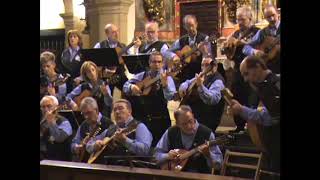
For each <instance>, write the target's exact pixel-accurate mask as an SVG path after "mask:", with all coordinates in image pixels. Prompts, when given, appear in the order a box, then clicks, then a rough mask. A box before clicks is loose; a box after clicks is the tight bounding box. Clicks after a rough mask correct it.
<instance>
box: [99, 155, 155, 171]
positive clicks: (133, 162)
mask: <svg viewBox="0 0 320 180" xmlns="http://www.w3.org/2000/svg"><path fill="white" fill-rule="evenodd" d="M104 159H105V160H107V159H114V160H116V161H117V163H118V164H122V165H129V167H130V168H133V167H140V168H151V169H158V168H159V166H158V165H157V164H156V163H155V162H153V161H154V157H153V156H104Z"/></svg>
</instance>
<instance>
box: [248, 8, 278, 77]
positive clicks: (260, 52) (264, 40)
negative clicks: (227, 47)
mask: <svg viewBox="0 0 320 180" xmlns="http://www.w3.org/2000/svg"><path fill="white" fill-rule="evenodd" d="M263 12H264V17H265V18H266V20H267V21H268V22H269V24H268V26H267V27H265V28H263V29H262V30H260V31H258V32H257V34H256V35H255V36H254V37H253V38H252V40H251V41H250V42H249V43H248V44H247V45H245V46H244V48H243V50H242V52H243V53H244V54H245V55H247V56H249V55H256V56H260V57H262V58H263V59H264V61H265V62H266V64H267V66H268V69H270V70H271V71H272V72H273V73H276V74H280V34H281V33H280V27H281V26H280V17H279V13H278V12H277V9H276V7H274V6H273V5H268V6H266V7H265V9H264V11H263ZM261 46H262V47H261ZM262 48H263V49H262ZM271 55H272V56H271Z"/></svg>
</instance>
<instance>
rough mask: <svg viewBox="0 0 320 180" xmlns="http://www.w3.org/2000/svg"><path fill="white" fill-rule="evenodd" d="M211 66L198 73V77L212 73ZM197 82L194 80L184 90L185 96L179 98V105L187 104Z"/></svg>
mask: <svg viewBox="0 0 320 180" xmlns="http://www.w3.org/2000/svg"><path fill="white" fill-rule="evenodd" d="M212 68H213V64H210V65H209V66H208V67H207V68H206V69H205V70H204V71H202V72H200V74H199V76H200V77H202V76H207V75H209V74H210V73H211V72H212ZM196 82H197V80H196V79H194V80H193V81H192V82H191V84H190V85H189V87H188V89H187V90H186V94H185V95H184V96H183V97H181V101H180V105H183V104H187V102H188V100H190V99H191V97H192V96H193V95H194V94H195V89H196V88H195V87H196Z"/></svg>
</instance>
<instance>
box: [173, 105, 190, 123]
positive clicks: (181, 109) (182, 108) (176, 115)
mask: <svg viewBox="0 0 320 180" xmlns="http://www.w3.org/2000/svg"><path fill="white" fill-rule="evenodd" d="M187 112H191V113H192V109H191V107H190V106H188V105H181V106H180V107H179V108H178V109H177V110H175V111H174V114H173V115H174V118H175V119H176V121H178V118H179V116H180V115H181V114H186V113H187Z"/></svg>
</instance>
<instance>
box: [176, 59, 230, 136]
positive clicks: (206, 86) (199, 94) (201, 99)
mask: <svg viewBox="0 0 320 180" xmlns="http://www.w3.org/2000/svg"><path fill="white" fill-rule="evenodd" d="M211 66H212V67H211ZM207 68H212V70H210V71H209V73H208V74H207V75H205V76H202V77H201V76H199V75H198V74H196V76H195V77H194V78H193V79H190V80H186V81H185V82H183V83H182V84H181V85H180V87H179V96H180V97H184V96H185V94H186V92H187V89H188V87H189V86H190V85H191V84H192V82H193V81H196V89H194V90H193V91H195V92H193V93H194V94H191V96H192V95H193V97H190V98H189V99H188V100H186V104H187V105H189V106H191V108H192V110H193V113H194V116H195V117H196V119H198V120H199V122H200V123H202V124H204V125H206V126H207V127H208V128H210V129H211V130H212V131H213V132H215V130H216V128H217V127H218V126H219V124H220V120H221V116H222V113H223V109H224V100H223V98H221V92H220V91H221V90H222V89H223V88H224V87H225V85H224V83H225V82H224V78H223V77H222V75H221V74H220V73H219V72H218V71H217V68H218V65H217V61H213V60H212V59H211V58H209V57H208V58H204V59H203V60H202V62H201V69H202V71H205V70H207Z"/></svg>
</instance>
